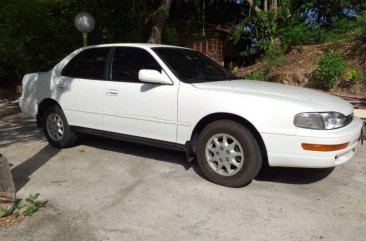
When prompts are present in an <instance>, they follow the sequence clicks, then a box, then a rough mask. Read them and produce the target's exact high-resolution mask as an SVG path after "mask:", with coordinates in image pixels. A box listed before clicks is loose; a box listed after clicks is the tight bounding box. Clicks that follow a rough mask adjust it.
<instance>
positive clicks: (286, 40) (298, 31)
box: [279, 23, 325, 49]
mask: <svg viewBox="0 0 366 241" xmlns="http://www.w3.org/2000/svg"><path fill="white" fill-rule="evenodd" d="M279 32H280V39H281V42H282V45H283V46H284V47H285V49H290V48H292V47H293V46H301V45H307V44H317V43H321V42H323V41H324V33H325V31H324V29H322V28H320V27H315V26H313V25H305V24H303V23H300V24H295V25H291V26H287V27H285V28H282V29H281V30H280V31H279Z"/></svg>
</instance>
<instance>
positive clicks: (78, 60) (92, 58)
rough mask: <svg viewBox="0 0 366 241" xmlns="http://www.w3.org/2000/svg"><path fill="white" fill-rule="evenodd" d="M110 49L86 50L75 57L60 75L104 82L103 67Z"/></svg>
mask: <svg viewBox="0 0 366 241" xmlns="http://www.w3.org/2000/svg"><path fill="white" fill-rule="evenodd" d="M109 49H110V48H92V49H86V50H84V51H82V52H81V53H79V54H78V55H76V56H75V57H74V58H73V59H72V60H71V61H70V62H69V63H68V64H67V65H66V66H65V67H64V69H63V70H62V72H61V75H63V76H67V77H73V78H81V79H97V80H105V74H104V73H105V67H106V63H107V58H108V52H109Z"/></svg>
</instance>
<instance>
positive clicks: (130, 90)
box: [104, 47, 178, 142]
mask: <svg viewBox="0 0 366 241" xmlns="http://www.w3.org/2000/svg"><path fill="white" fill-rule="evenodd" d="M111 64H112V65H111V69H110V81H106V85H105V93H104V126H105V129H106V130H107V131H111V132H116V133H121V134H127V135H132V136H138V137H145V138H150V139H157V140H162V141H169V142H175V141H176V131H177V93H178V86H177V84H174V83H173V82H172V84H171V85H163V84H150V83H143V82H141V81H139V79H138V73H139V71H140V70H141V69H153V70H157V71H159V72H161V73H163V74H166V73H165V71H164V70H163V69H162V67H161V66H160V65H159V63H158V62H157V61H156V60H155V59H154V57H153V56H152V55H151V54H150V53H149V52H148V51H147V50H145V49H142V48H138V47H115V50H114V55H113V58H112V60H111Z"/></svg>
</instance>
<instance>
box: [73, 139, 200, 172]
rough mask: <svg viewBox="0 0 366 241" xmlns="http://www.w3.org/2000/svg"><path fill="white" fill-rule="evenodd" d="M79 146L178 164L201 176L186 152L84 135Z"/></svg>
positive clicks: (195, 164)
mask: <svg viewBox="0 0 366 241" xmlns="http://www.w3.org/2000/svg"><path fill="white" fill-rule="evenodd" d="M78 144H81V145H86V146H89V147H93V148H97V149H102V150H107V151H112V152H119V153H122V154H127V155H133V156H139V157H143V158H148V159H153V160H157V161H164V162H169V163H174V164H178V165H181V166H183V167H184V169H185V170H189V169H191V168H193V170H194V171H195V172H197V173H198V174H199V175H201V174H200V171H199V168H198V165H197V163H196V162H195V161H193V162H188V161H187V159H186V155H185V153H184V152H180V151H174V150H169V149H163V148H158V147H153V146H148V145H143V144H136V143H130V142H125V141H120V140H114V139H108V138H104V137H98V136H92V135H82V136H81V138H80V140H79V143H78Z"/></svg>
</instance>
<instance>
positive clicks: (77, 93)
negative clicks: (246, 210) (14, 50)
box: [19, 44, 363, 187]
mask: <svg viewBox="0 0 366 241" xmlns="http://www.w3.org/2000/svg"><path fill="white" fill-rule="evenodd" d="M19 103H20V107H21V109H22V111H23V112H24V113H26V114H28V115H30V116H32V117H34V118H36V120H37V124H38V126H39V127H42V128H43V131H44V134H45V136H46V138H47V140H48V141H49V143H50V144H51V145H52V146H54V147H58V148H63V147H69V146H72V145H73V144H74V143H75V141H76V139H77V135H78V133H90V134H95V135H101V136H106V137H111V138H118V139H123V140H127V141H133V142H139V143H146V144H149V145H157V146H159V147H166V148H173V149H177V150H182V151H185V152H186V154H187V157H188V159H189V160H192V159H193V158H194V157H196V158H197V161H198V164H199V166H200V168H201V171H202V173H203V174H204V176H205V177H206V178H207V179H209V180H211V181H212V182H215V183H218V184H221V185H225V186H230V187H240V186H244V185H246V184H248V183H250V182H251V180H252V179H253V178H255V176H256V175H257V174H258V172H259V170H260V168H261V166H262V165H264V164H268V165H270V166H284V167H309V168H323V167H333V166H336V165H338V164H341V163H344V162H346V161H348V160H350V159H351V158H352V156H353V155H354V154H355V149H356V146H357V143H358V141H359V139H360V133H361V128H362V126H363V122H362V121H361V120H360V119H359V118H357V117H354V116H353V107H352V105H351V104H350V103H348V102H346V101H344V100H342V99H339V98H337V97H334V96H331V95H328V94H324V93H321V92H318V91H315V90H311V89H305V88H298V87H292V86H287V85H282V84H275V83H269V82H261V81H253V80H243V79H239V78H237V77H236V76H234V75H233V74H231V73H230V72H228V71H226V70H225V69H224V68H222V67H221V66H220V65H218V64H216V63H215V62H214V61H213V60H211V59H209V58H208V57H206V56H204V55H202V54H200V53H198V52H196V51H193V50H191V49H187V48H181V47H174V46H166V45H149V44H110V45H98V46H90V47H86V48H81V49H78V50H76V51H74V52H73V53H71V54H70V55H69V56H67V57H66V58H65V59H63V60H62V61H61V62H60V63H59V64H57V65H56V66H55V67H54V68H53V69H51V70H50V71H48V72H45V73H32V74H27V75H25V76H24V78H23V93H22V96H21V98H20V101H19Z"/></svg>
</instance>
